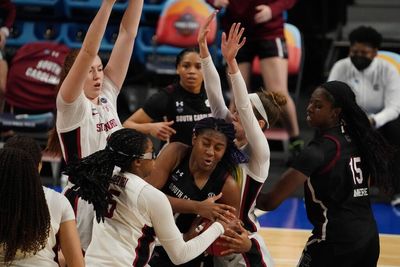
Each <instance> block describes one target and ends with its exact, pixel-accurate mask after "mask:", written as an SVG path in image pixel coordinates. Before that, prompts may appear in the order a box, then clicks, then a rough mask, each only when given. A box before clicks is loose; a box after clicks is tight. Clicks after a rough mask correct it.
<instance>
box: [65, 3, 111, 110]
mask: <svg viewBox="0 0 400 267" xmlns="http://www.w3.org/2000/svg"><path fill="white" fill-rule="evenodd" d="M114 3H115V0H103V2H102V3H101V6H100V9H99V11H98V12H97V14H96V16H95V17H94V19H93V21H92V23H91V24H90V26H89V29H88V31H87V33H86V36H85V39H84V40H83V43H82V48H81V50H80V51H79V53H78V56H77V57H76V59H75V62H74V64H73V65H72V67H71V70H70V71H69V73H68V74H67V76H66V77H65V80H64V81H63V83H62V84H61V87H60V94H61V97H62V99H63V100H64V101H65V102H67V103H72V102H74V100H75V99H77V98H78V96H79V95H80V94H81V93H82V91H83V86H84V83H85V80H86V77H87V75H88V73H89V70H90V66H91V64H92V63H93V61H94V59H95V58H96V57H97V53H98V52H99V49H100V42H101V39H102V38H103V35H104V32H105V30H106V26H107V22H108V19H109V18H110V14H111V10H112V7H113V5H114Z"/></svg>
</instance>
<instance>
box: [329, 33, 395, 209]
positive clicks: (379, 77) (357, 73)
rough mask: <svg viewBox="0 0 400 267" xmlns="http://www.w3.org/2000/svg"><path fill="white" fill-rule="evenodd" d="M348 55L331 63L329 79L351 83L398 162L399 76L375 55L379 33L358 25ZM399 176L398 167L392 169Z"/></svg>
mask: <svg viewBox="0 0 400 267" xmlns="http://www.w3.org/2000/svg"><path fill="white" fill-rule="evenodd" d="M349 40H350V51H349V56H348V57H347V58H344V59H341V60H339V61H338V62H336V63H335V65H334V66H333V68H332V70H331V72H330V75H329V78H328V80H329V81H331V80H339V81H343V82H346V83H348V84H349V85H350V87H351V89H352V90H353V92H354V94H355V95H356V101H357V104H358V105H359V106H360V107H361V108H362V109H363V110H364V111H365V112H366V113H367V115H368V118H369V121H370V123H371V125H372V126H373V127H374V128H376V129H378V131H379V132H380V133H381V134H382V135H383V136H384V137H385V138H386V140H387V141H388V142H389V143H390V144H391V145H393V146H394V147H395V149H396V150H397V152H396V157H395V159H396V162H400V138H399V136H400V118H399V113H400V76H399V72H398V70H397V69H396V68H395V67H394V66H393V65H392V64H391V63H389V62H388V61H386V60H384V59H381V58H379V57H377V53H378V49H379V48H380V45H381V42H382V36H381V35H380V34H379V33H378V32H377V31H376V30H375V29H374V28H372V27H366V26H360V27H358V28H356V29H354V30H353V31H352V32H351V33H350V35H349ZM395 171H396V173H397V175H396V176H397V177H399V180H400V171H399V170H395ZM396 184H397V185H396V186H395V188H394V196H393V200H392V204H393V206H397V207H399V208H400V181H399V182H398V183H396Z"/></svg>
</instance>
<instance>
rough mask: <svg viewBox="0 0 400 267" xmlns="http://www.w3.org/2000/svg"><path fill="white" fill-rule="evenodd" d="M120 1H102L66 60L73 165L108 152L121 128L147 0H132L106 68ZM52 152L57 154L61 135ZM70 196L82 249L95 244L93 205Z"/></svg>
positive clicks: (60, 119)
mask: <svg viewBox="0 0 400 267" xmlns="http://www.w3.org/2000/svg"><path fill="white" fill-rule="evenodd" d="M115 2H116V0H103V2H102V4H101V6H100V9H99V11H98V12H97V14H96V16H95V18H94V19H93V21H92V23H91V24H90V26H89V29H88V31H87V32H86V35H85V39H84V41H83V43H82V47H81V49H80V50H79V51H73V52H71V54H70V55H68V56H67V57H66V59H65V63H64V67H63V70H62V73H61V77H60V89H59V93H58V96H57V121H56V127H57V134H58V139H59V140H60V143H61V146H62V153H63V156H64V160H65V161H66V162H67V163H68V162H70V161H72V160H75V159H80V158H82V157H85V156H88V155H90V154H92V153H93V152H96V151H98V150H100V149H103V148H104V147H105V145H106V140H107V138H108V136H109V135H110V134H111V133H113V132H114V131H116V130H118V129H120V128H122V125H121V122H120V120H119V118H118V114H117V106H116V105H117V96H118V94H119V91H120V89H121V87H122V84H123V82H124V80H125V77H126V73H127V71H128V66H129V62H130V59H131V56H132V51H133V46H134V41H135V38H136V35H137V29H138V25H139V21H140V16H141V12H142V7H143V0H130V1H129V3H128V7H127V9H126V10H125V12H124V15H123V17H122V20H121V24H120V29H119V33H118V37H117V39H116V41H115V44H114V48H113V50H112V52H111V55H110V58H109V60H108V63H107V65H106V66H105V67H104V68H103V64H102V62H101V59H100V57H99V56H98V55H97V54H98V51H99V49H100V44H101V40H102V38H103V36H104V32H105V29H106V26H107V22H108V20H109V17H110V14H111V11H112V8H113V5H114V3H115ZM50 140H51V141H52V142H50V143H49V146H48V147H49V150H53V151H55V150H56V143H57V136H56V133H54V134H53V136H51V137H50ZM71 187H72V185H71V184H69V186H68V188H67V189H66V190H65V195H66V196H67V198H68V200H69V201H70V202H71V204H72V206H73V207H74V210H75V212H76V218H77V225H78V230H79V234H80V238H81V243H82V248H83V249H84V250H85V249H86V248H87V246H88V245H89V243H90V239H91V233H92V228H91V226H92V219H93V207H92V206H91V205H88V204H87V203H85V202H84V201H82V200H81V199H78V198H77V197H76V194H74V192H72V191H71V190H68V189H70V188H71Z"/></svg>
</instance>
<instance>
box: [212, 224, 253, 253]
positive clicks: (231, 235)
mask: <svg viewBox="0 0 400 267" xmlns="http://www.w3.org/2000/svg"><path fill="white" fill-rule="evenodd" d="M220 238H221V239H222V240H223V242H218V245H220V246H222V247H225V248H226V249H225V250H224V251H222V252H221V254H222V255H228V254H231V253H245V252H248V251H249V250H250V249H251V245H252V244H251V240H250V239H249V234H248V232H247V230H246V229H245V228H244V227H243V225H242V223H241V222H240V221H237V224H236V225H235V227H234V228H228V229H226V230H225V233H224V234H223V235H221V236H220Z"/></svg>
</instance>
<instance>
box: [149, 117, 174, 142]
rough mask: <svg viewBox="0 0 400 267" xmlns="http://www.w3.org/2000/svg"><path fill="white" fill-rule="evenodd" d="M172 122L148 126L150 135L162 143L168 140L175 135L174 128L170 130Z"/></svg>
mask: <svg viewBox="0 0 400 267" xmlns="http://www.w3.org/2000/svg"><path fill="white" fill-rule="evenodd" d="M172 124H174V121H163V122H155V123H152V124H151V126H150V134H151V135H152V136H154V137H156V138H158V139H160V140H162V141H168V140H169V138H170V137H171V136H172V135H174V134H176V131H175V130H174V128H172V127H171V126H172Z"/></svg>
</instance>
